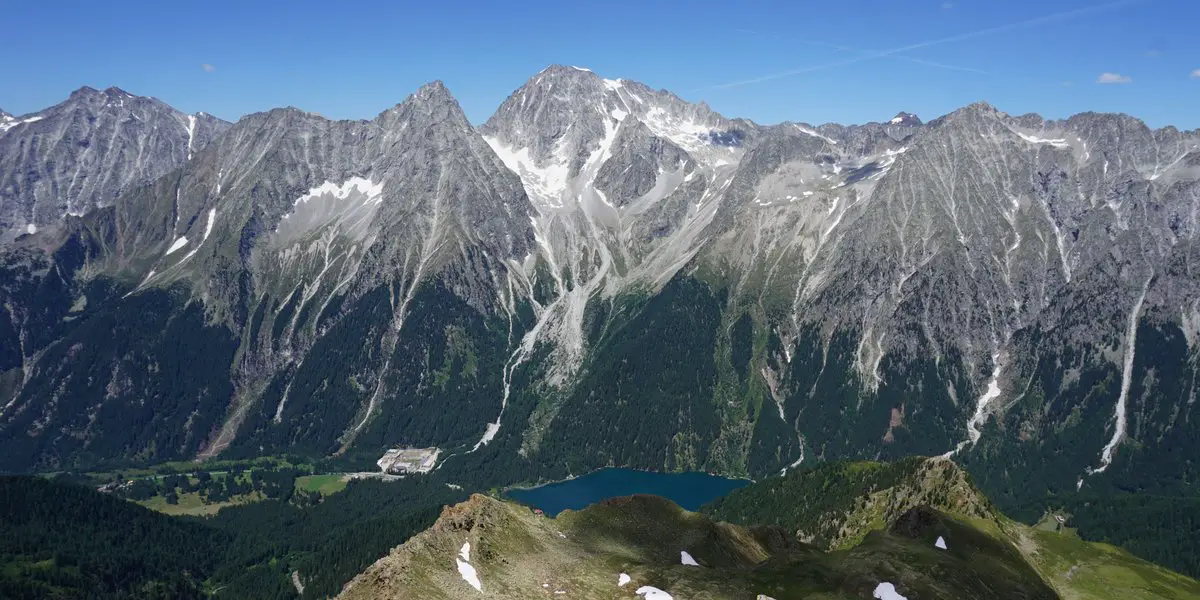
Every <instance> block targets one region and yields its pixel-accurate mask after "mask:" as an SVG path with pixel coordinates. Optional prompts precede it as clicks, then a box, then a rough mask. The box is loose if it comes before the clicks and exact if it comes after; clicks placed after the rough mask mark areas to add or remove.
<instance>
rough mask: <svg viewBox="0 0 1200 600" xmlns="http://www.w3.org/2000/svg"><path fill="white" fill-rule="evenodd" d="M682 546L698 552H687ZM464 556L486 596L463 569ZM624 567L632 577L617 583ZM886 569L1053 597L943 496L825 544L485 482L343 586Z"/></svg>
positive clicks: (837, 586)
mask: <svg viewBox="0 0 1200 600" xmlns="http://www.w3.org/2000/svg"><path fill="white" fill-rule="evenodd" d="M938 537H944V538H946V539H950V540H953V542H952V543H953V545H952V546H951V548H950V549H949V550H942V549H939V548H937V547H936V546H935V542H936V540H937V538H938ZM466 544H469V546H467V545H466ZM682 552H687V553H688V555H689V556H690V557H692V558H694V560H695V561H696V562H697V563H698V566H688V565H685V564H683V562H682V558H683V556H682V554H681V553H682ZM464 556H465V557H466V559H465V560H464V559H463V557H464ZM462 563H465V564H467V565H469V567H470V571H471V572H473V573H474V574H476V575H477V576H478V578H479V583H480V587H481V591H482V593H483V596H479V591H476V590H474V589H472V587H471V586H470V584H469V583H468V582H467V581H466V579H464V577H463V576H462V574H461V572H462V571H463V570H464V569H463V567H462V566H461V564H462ZM622 573H624V574H626V575H628V576H629V583H628V585H625V586H619V585H618V582H619V579H618V578H619V577H620V574H622ZM884 581H886V582H890V583H893V584H894V585H895V586H896V588H897V589H898V590H899V591H900V592H901V593H904V594H906V595H907V596H908V597H909V598H922V599H945V600H951V599H954V600H957V599H960V598H977V599H982V600H991V599H994V600H1000V599H1005V600H1009V599H1026V600H1042V599H1046V600H1050V599H1053V598H1055V597H1056V595H1055V593H1054V591H1053V590H1052V589H1051V588H1050V587H1049V586H1048V585H1046V583H1045V582H1044V581H1043V580H1042V579H1041V577H1039V576H1038V574H1037V572H1036V571H1034V570H1033V568H1031V567H1030V566H1029V565H1028V564H1027V563H1026V562H1025V561H1024V560H1023V559H1022V558H1021V555H1020V554H1019V553H1018V552H1017V551H1016V550H1015V549H1014V548H1012V547H1011V545H1009V544H1006V543H1002V542H1000V541H998V540H997V539H996V538H994V537H993V536H991V535H989V534H987V533H984V532H981V531H980V530H978V529H976V528H975V527H974V526H972V525H971V524H969V523H966V522H963V521H960V520H957V519H954V518H951V517H949V516H947V515H945V514H943V513H940V512H937V511H934V510H932V509H916V510H912V511H908V512H907V513H905V514H904V515H901V518H899V519H898V520H897V524H896V525H895V526H894V527H892V528H889V529H887V530H884V531H875V532H871V533H870V534H868V535H866V536H865V538H864V540H863V542H862V543H861V544H859V545H858V546H856V547H854V548H852V549H848V550H843V551H838V552H829V553H827V552H823V551H821V550H819V549H817V548H815V547H813V546H810V545H808V544H803V543H801V542H798V541H796V540H795V539H793V538H792V537H791V536H789V535H787V534H786V533H785V532H783V531H781V530H779V529H777V528H774V527H741V526H736V525H730V524H728V523H719V522H716V521H713V520H711V519H710V518H708V517H706V516H704V515H702V514H699V513H691V512H688V511H685V510H683V509H681V508H679V507H678V506H676V505H675V504H673V503H671V502H670V501H668V500H665V499H662V498H658V497H654V496H631V497H625V498H615V499H612V500H608V501H605V502H602V503H600V504H596V505H593V506H590V507H588V508H586V509H583V510H580V511H565V512H563V513H562V514H560V515H559V516H558V517H556V518H546V517H541V516H537V515H535V514H534V513H533V512H532V511H531V510H530V509H528V508H526V507H524V506H521V505H518V504H515V503H512V502H505V501H502V500H498V499H495V498H492V497H488V496H483V495H475V496H472V498H471V499H470V500H469V501H468V502H464V503H462V504H459V505H457V506H453V507H449V508H447V509H446V510H445V511H443V513H442V516H441V517H440V518H439V519H438V521H437V523H436V524H435V525H434V526H433V527H432V528H430V529H429V530H426V531H425V532H423V533H421V534H419V535H418V536H416V537H414V538H413V539H411V540H409V542H407V543H405V544H404V545H403V546H401V547H399V548H397V549H396V550H394V551H393V552H392V553H391V554H390V555H389V556H387V557H385V558H383V559H381V560H380V561H378V562H377V563H375V565H373V566H372V567H371V568H370V569H368V570H367V571H366V572H364V573H363V574H361V575H359V576H358V577H356V578H355V579H354V580H353V581H351V583H350V584H348V585H347V587H346V588H345V590H343V593H342V597H343V598H347V599H351V600H356V599H364V600H365V599H368V598H370V599H372V600H373V599H376V598H394V599H400V598H422V599H425V600H439V599H442V600H450V599H456V598H470V597H485V598H493V599H518V598H520V599H527V598H538V597H546V596H550V597H554V596H555V595H563V596H564V597H569V598H584V599H605V600H610V599H612V598H630V599H632V598H635V597H637V596H636V595H635V593H636V590H637V589H639V588H641V587H643V586H652V587H655V588H658V589H660V590H664V591H666V592H668V593H669V594H671V595H672V597H674V598H754V597H756V596H758V595H760V594H762V595H766V596H769V597H772V598H775V599H777V600H789V599H800V598H807V599H812V598H824V599H851V598H855V599H858V598H869V597H871V594H872V592H873V591H874V589H875V587H876V586H878V585H879V584H880V583H881V582H884Z"/></svg>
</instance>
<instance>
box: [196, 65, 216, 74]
mask: <svg viewBox="0 0 1200 600" xmlns="http://www.w3.org/2000/svg"><path fill="white" fill-rule="evenodd" d="M200 68H201V69H204V72H205V73H212V72H213V71H216V70H217V68H216V67H214V66H212V65H210V64H208V63H204V64H202V65H200Z"/></svg>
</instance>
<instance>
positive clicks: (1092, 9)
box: [705, 0, 1139, 89]
mask: <svg viewBox="0 0 1200 600" xmlns="http://www.w3.org/2000/svg"><path fill="white" fill-rule="evenodd" d="M1138 1H1139V0H1119V1H1117V2H1108V3H1106V4H1097V5H1095V6H1088V7H1084V8H1077V9H1075V10H1068V11H1065V12H1060V13H1054V14H1051V15H1045V16H1042V17H1037V18H1034V19H1028V20H1025V21H1019V22H1016V23H1009V24H1007V25H1000V26H997V27H989V28H987V29H980V30H976V31H971V32H968V33H962V34H959V35H953V36H950V37H946V38H939V39H935V40H928V41H925V42H917V43H915V44H909V45H907V46H901V47H899V48H892V49H890V50H882V51H880V52H872V53H869V54H864V55H862V56H857V57H854V58H847V59H844V60H839V61H834V62H829V63H825V64H820V65H813V66H810V67H801V68H798V69H792V70H790V71H782V72H779V73H771V74H768V75H762V76H759V77H754V78H752V79H743V80H740V81H731V82H728V83H721V84H717V85H711V86H708V87H707V88H705V89H726V88H732V87H741V86H744V85H752V84H755V83H763V82H767V81H773V80H776V79H784V78H786V77H793V76H796V75H802V74H804V73H812V72H815V71H824V70H827V69H834V68H837V67H844V66H847V65H853V64H857V63H860V62H864V61H868V60H872V59H876V58H883V57H885V56H894V55H896V54H902V53H905V52H911V51H913V50H920V49H922V48H929V47H931V46H940V45H943V44H949V43H952V42H961V41H965V40H971V39H975V38H980V37H984V36H988V35H994V34H997V33H1003V32H1006V31H1012V30H1014V29H1024V28H1028V27H1036V26H1039V25H1048V24H1050V23H1056V22H1059V21H1064V20H1067V19H1072V18H1075V17H1082V16H1086V15H1090V14H1092V13H1097V12H1102V11H1107V10H1112V9H1115V8H1119V7H1122V6H1128V5H1130V4H1133V3H1134V2H1138Z"/></svg>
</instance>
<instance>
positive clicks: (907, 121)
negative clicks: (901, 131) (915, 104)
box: [888, 111, 921, 127]
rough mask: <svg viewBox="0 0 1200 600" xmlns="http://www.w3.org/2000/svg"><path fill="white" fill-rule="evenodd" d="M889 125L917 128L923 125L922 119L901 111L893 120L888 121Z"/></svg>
mask: <svg viewBox="0 0 1200 600" xmlns="http://www.w3.org/2000/svg"><path fill="white" fill-rule="evenodd" d="M888 124H889V125H904V126H909V127H915V126H917V125H921V118H920V117H918V116H917V115H914V114H912V113H909V112H903V111H901V112H898V113H896V116H894V117H892V118H891V120H889V121H888Z"/></svg>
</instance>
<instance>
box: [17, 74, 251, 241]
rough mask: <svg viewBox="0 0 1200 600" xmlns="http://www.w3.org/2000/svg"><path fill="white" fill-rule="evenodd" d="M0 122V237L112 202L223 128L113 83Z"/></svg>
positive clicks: (208, 117)
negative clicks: (34, 142)
mask: <svg viewBox="0 0 1200 600" xmlns="http://www.w3.org/2000/svg"><path fill="white" fill-rule="evenodd" d="M0 121H3V122H2V123H0V133H3V134H4V135H3V136H2V137H0V242H4V241H7V240H9V239H12V237H13V236H14V235H16V233H17V232H21V233H24V232H32V231H35V230H36V229H37V228H40V227H44V226H48V225H52V224H54V223H56V222H58V220H59V219H61V218H62V217H63V216H64V215H65V214H73V215H82V214H84V213H87V212H89V211H90V210H92V209H94V208H97V207H101V206H106V205H109V204H111V203H112V202H113V201H114V200H115V199H116V198H117V196H118V195H120V194H121V193H122V192H124V191H126V190H128V189H130V188H131V187H133V186H136V185H139V184H144V183H149V182H150V181H153V180H154V179H157V178H158V177H160V176H162V175H164V174H166V173H167V172H168V171H170V170H171V169H174V168H175V167H177V166H179V165H180V164H182V163H184V162H186V161H187V160H188V159H190V158H191V157H192V156H193V155H194V154H195V153H196V152H199V151H200V149H202V148H203V147H204V146H205V145H207V144H208V142H209V141H211V140H212V139H213V138H214V137H216V135H218V134H219V133H221V132H223V131H225V130H226V129H227V128H228V127H229V124H228V123H226V122H224V121H222V120H220V119H217V118H215V117H212V116H211V115H202V116H197V115H186V114H184V113H182V112H180V111H178V110H175V109H174V108H172V107H170V106H168V105H167V104H166V103H164V102H162V101H159V100H156V99H153V98H146V97H141V96H135V95H133V94H130V93H129V92H127V91H125V90H122V89H120V88H117V87H109V88H106V89H105V90H103V91H100V90H97V89H95V88H92V87H88V86H84V87H81V88H79V89H78V90H75V91H74V92H72V93H71V95H70V96H69V97H68V98H67V99H66V100H64V101H63V102H61V103H59V104H57V105H55V106H52V107H50V108H47V109H45V110H42V111H40V112H38V113H37V114H34V115H29V116H26V117H25V118H23V119H15V118H11V117H9V118H3V119H0ZM34 135H36V136H37V139H38V142H37V144H30V143H29V142H30V137H31V136H34Z"/></svg>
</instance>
